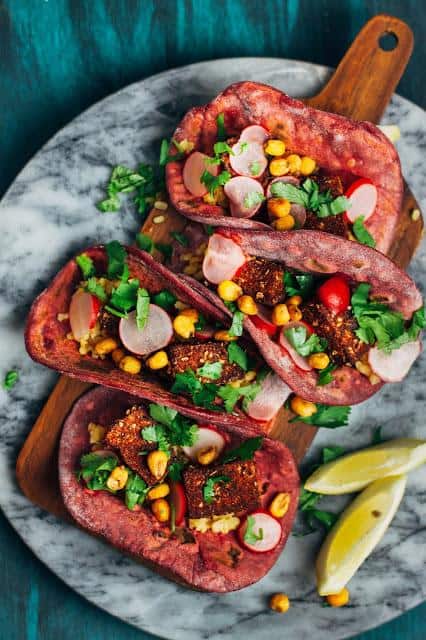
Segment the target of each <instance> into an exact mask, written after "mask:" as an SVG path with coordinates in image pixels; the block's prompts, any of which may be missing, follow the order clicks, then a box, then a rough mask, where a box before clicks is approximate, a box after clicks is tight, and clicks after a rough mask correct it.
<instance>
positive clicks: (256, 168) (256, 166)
mask: <svg viewBox="0 0 426 640" xmlns="http://www.w3.org/2000/svg"><path fill="white" fill-rule="evenodd" d="M260 168H261V167H260V162H259V160H255V161H254V162H252V163H251V164H250V165H249V171H250V173H251V175H252V176H257V175H258V174H259V173H260Z"/></svg>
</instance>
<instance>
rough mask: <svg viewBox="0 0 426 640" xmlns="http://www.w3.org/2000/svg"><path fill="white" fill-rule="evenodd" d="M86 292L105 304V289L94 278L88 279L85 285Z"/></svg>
mask: <svg viewBox="0 0 426 640" xmlns="http://www.w3.org/2000/svg"><path fill="white" fill-rule="evenodd" d="M86 291H88V292H89V293H91V294H92V295H93V296H96V297H97V298H98V299H99V300H100V301H101V302H106V301H107V299H108V296H107V293H106V291H105V289H104V288H103V286H102V285H101V284H100V283H99V282H98V281H97V279H96V278H94V277H93V278H89V279H88V281H87V283H86Z"/></svg>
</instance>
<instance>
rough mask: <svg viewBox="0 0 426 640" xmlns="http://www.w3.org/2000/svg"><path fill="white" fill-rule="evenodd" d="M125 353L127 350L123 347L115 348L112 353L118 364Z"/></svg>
mask: <svg viewBox="0 0 426 640" xmlns="http://www.w3.org/2000/svg"><path fill="white" fill-rule="evenodd" d="M125 355H126V352H125V351H124V350H123V349H114V351H113V352H112V353H111V357H112V359H113V360H114V362H115V364H117V365H118V364H120V362H121V361H122V359H123V358H124V356H125Z"/></svg>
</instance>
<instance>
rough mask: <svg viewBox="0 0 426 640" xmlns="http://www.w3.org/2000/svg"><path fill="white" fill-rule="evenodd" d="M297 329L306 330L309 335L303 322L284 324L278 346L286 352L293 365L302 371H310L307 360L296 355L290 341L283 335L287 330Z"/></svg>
mask: <svg viewBox="0 0 426 640" xmlns="http://www.w3.org/2000/svg"><path fill="white" fill-rule="evenodd" d="M297 327H303V328H304V329H306V330H307V332H308V335H309V328H308V327H307V326H306V324H305V323H304V322H288V323H287V324H285V325H284V326H283V328H282V330H281V332H280V337H279V343H280V346H281V347H282V348H283V349H285V351H287V353H288V354H289V355H290V357H291V359H292V360H293V362H294V364H295V365H296V366H297V367H299V369H302V371H310V370H311V369H312V367H311V365H310V364H309V363H308V361H307V359H306V358H304V357H303V356H301V355H300V354H299V353H297V351H296V349H295V348H294V347H293V346H292V345H291V344H290V341H289V340H288V338H287V337H286V335H285V332H286V331H288V330H289V329H296V328H297Z"/></svg>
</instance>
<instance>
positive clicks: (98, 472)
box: [77, 453, 118, 491]
mask: <svg viewBox="0 0 426 640" xmlns="http://www.w3.org/2000/svg"><path fill="white" fill-rule="evenodd" d="M117 464H118V459H117V457H116V456H115V455H113V454H112V455H110V456H106V457H105V456H101V455H99V454H97V453H87V454H86V455H83V456H81V458H80V467H81V468H80V471H79V472H78V474H77V477H78V478H79V479H80V478H83V480H85V482H86V485H87V486H88V488H89V489H93V491H101V490H107V491H109V489H108V487H107V484H106V482H107V480H108V478H109V475H110V473H111V471H112V470H113V469H115V467H116V466H117Z"/></svg>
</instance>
